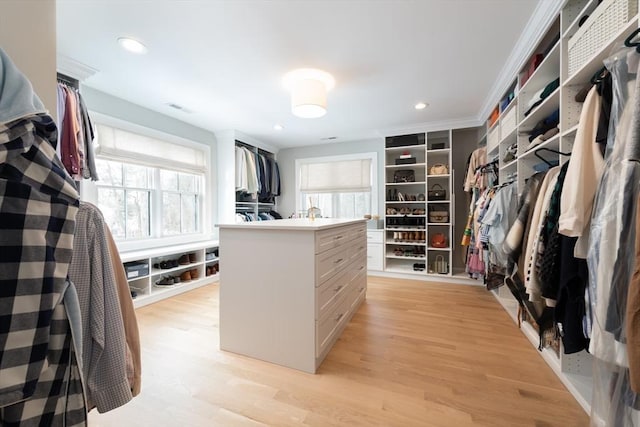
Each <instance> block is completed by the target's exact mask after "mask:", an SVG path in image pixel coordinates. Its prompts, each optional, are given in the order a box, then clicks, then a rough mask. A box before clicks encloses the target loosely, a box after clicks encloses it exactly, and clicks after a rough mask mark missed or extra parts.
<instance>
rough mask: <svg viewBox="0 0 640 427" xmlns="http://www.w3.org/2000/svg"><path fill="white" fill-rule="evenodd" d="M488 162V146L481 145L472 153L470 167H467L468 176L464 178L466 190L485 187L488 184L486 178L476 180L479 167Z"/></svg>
mask: <svg viewBox="0 0 640 427" xmlns="http://www.w3.org/2000/svg"><path fill="white" fill-rule="evenodd" d="M486 163H487V148H486V147H480V148H477V149H475V150H474V151H473V152H472V153H471V159H470V160H469V168H468V169H467V173H466V175H465V176H466V178H465V180H464V191H466V192H470V191H471V189H473V188H480V189H484V188H485V187H486V184H485V182H484V179H482V178H481V179H480V180H479V181H477V180H476V171H477V169H478V168H479V167H480V166H482V165H484V164H486Z"/></svg>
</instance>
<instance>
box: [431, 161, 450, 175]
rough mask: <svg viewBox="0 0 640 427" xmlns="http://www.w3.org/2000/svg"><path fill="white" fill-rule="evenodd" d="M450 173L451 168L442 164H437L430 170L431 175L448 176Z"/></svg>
mask: <svg viewBox="0 0 640 427" xmlns="http://www.w3.org/2000/svg"><path fill="white" fill-rule="evenodd" d="M448 173H449V167H448V166H447V165H445V164H442V163H437V164H435V165H433V166H431V167H430V168H429V175H446V174H448Z"/></svg>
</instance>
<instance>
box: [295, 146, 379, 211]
mask: <svg viewBox="0 0 640 427" xmlns="http://www.w3.org/2000/svg"><path fill="white" fill-rule="evenodd" d="M376 164H377V155H376V153H363V154H356V155H347V156H336V157H323V158H311V159H301V160H297V161H296V171H297V176H298V180H297V183H296V185H297V187H298V191H297V194H298V197H297V199H298V201H297V203H296V205H297V206H298V209H299V212H298V213H299V214H301V215H306V211H307V209H308V208H309V207H310V206H311V205H313V206H314V207H317V208H319V209H320V212H321V215H322V216H323V217H330V218H362V217H363V216H364V215H365V214H375V213H377V179H376V177H377V174H376Z"/></svg>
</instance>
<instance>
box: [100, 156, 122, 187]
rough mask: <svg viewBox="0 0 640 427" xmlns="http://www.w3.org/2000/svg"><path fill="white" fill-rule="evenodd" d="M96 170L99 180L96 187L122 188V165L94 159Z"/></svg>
mask: <svg viewBox="0 0 640 427" xmlns="http://www.w3.org/2000/svg"><path fill="white" fill-rule="evenodd" d="M96 169H97V172H98V176H99V177H100V180H99V181H98V182H97V184H98V185H100V184H103V185H112V186H114V187H122V182H123V180H122V163H120V162H111V161H109V160H103V159H96Z"/></svg>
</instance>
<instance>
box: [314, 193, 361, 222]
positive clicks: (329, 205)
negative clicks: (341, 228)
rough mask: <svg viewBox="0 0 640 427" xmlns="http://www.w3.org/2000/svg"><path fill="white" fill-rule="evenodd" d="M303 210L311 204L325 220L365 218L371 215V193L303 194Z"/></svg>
mask: <svg viewBox="0 0 640 427" xmlns="http://www.w3.org/2000/svg"><path fill="white" fill-rule="evenodd" d="M302 198H303V210H304V213H305V215H306V211H307V209H308V208H309V203H310V201H309V200H311V203H313V205H314V206H315V207H318V208H320V211H321V214H322V216H323V217H325V218H363V217H364V215H365V214H370V213H371V192H368V191H367V192H357V193H302Z"/></svg>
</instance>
